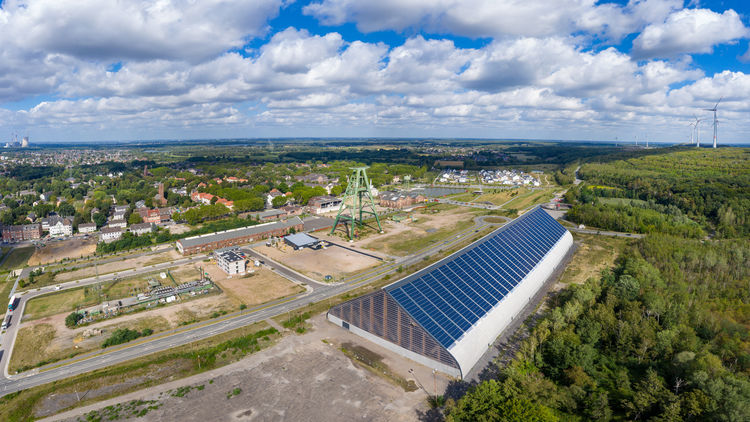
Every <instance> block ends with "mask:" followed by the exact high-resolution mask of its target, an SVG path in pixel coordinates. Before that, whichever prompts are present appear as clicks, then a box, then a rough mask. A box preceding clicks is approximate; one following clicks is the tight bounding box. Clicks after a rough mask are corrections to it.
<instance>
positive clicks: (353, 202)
mask: <svg viewBox="0 0 750 422" xmlns="http://www.w3.org/2000/svg"><path fill="white" fill-rule="evenodd" d="M351 170H352V174H351V176H349V180H348V183H347V186H346V192H344V198H343V200H342V201H341V206H340V207H339V212H338V214H336V222H335V223H334V224H333V227H332V228H331V234H333V232H334V231H336V227H338V225H339V223H343V224H346V232H347V234H348V235H349V241H350V242H353V241H354V230H355V227H357V226H359V227H361V226H364V219H363V217H364V215H365V214H369V215H372V216H374V217H375V222H376V223H377V225H378V230H379V231H380V233H383V227H382V226H381V225H380V217H379V216H378V213H377V211H376V210H375V200H374V199H373V197H372V186H371V185H370V179H368V177H367V167H351Z"/></svg>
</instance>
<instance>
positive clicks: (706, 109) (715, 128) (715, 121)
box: [703, 97, 724, 148]
mask: <svg viewBox="0 0 750 422" xmlns="http://www.w3.org/2000/svg"><path fill="white" fill-rule="evenodd" d="M722 99H724V97H721V98H719V101H717V102H716V105H714V108H704V109H703V110H705V111H713V112H714V148H716V138H717V136H718V127H719V120H717V119H716V109H717V108H718V107H719V103H720V102H721V100H722Z"/></svg>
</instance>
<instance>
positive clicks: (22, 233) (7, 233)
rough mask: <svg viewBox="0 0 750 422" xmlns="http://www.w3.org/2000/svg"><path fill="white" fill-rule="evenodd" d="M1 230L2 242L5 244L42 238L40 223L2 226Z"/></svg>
mask: <svg viewBox="0 0 750 422" xmlns="http://www.w3.org/2000/svg"><path fill="white" fill-rule="evenodd" d="M2 230H3V242H7V243H13V242H21V241H24V240H33V239H41V238H42V225H41V224H40V223H34V224H23V225H17V226H3V229H2Z"/></svg>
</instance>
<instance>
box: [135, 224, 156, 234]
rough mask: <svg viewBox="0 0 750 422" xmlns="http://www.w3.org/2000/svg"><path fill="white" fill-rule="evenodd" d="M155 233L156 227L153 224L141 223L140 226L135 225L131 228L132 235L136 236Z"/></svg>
mask: <svg viewBox="0 0 750 422" xmlns="http://www.w3.org/2000/svg"><path fill="white" fill-rule="evenodd" d="M153 231H154V225H153V224H152V223H139V224H133V225H132V226H130V233H133V234H134V235H136V236H140V235H142V234H149V233H151V232H153Z"/></svg>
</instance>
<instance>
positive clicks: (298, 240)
mask: <svg viewBox="0 0 750 422" xmlns="http://www.w3.org/2000/svg"><path fill="white" fill-rule="evenodd" d="M284 240H285V241H287V242H289V243H291V244H292V246H294V247H295V248H304V247H305V246H311V245H314V244H316V243H318V239H316V238H314V237H312V236H310V235H309V234H307V233H295V234H290V235H288V236H286V237H284Z"/></svg>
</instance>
